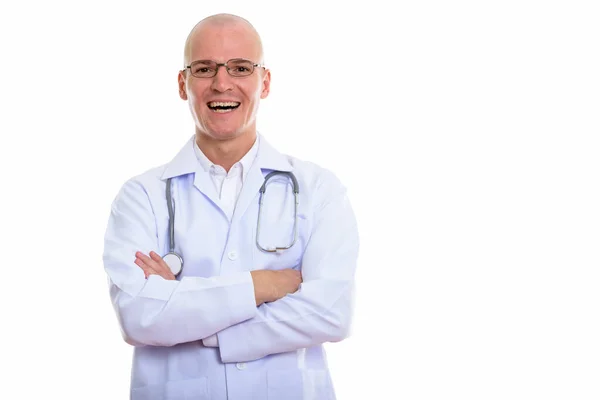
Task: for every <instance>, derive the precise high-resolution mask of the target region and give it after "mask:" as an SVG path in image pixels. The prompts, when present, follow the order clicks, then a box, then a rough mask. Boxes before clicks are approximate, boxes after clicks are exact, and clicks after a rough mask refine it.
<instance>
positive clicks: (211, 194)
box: [161, 135, 219, 206]
mask: <svg viewBox="0 0 600 400" xmlns="http://www.w3.org/2000/svg"><path fill="white" fill-rule="evenodd" d="M195 137H196V136H195V135H194V136H192V137H191V138H190V140H188V142H187V143H186V144H185V146H183V148H182V149H181V150H180V151H179V153H177V155H176V156H175V158H173V160H171V162H170V163H169V164H167V166H166V168H165V171H164V172H163V174H162V177H161V179H163V180H167V179H168V178H173V177H177V176H181V175H186V174H191V173H193V174H194V186H195V187H196V189H198V190H199V191H200V192H201V193H202V194H204V195H205V196H206V197H208V198H209V199H210V201H212V202H213V203H214V204H215V205H217V206H219V196H218V194H217V191H216V189H215V186H214V185H213V183H212V181H211V179H210V176H209V174H208V172H207V171H205V170H204V169H202V167H201V166H200V163H199V162H198V158H197V157H196V153H195V152H194V140H195Z"/></svg>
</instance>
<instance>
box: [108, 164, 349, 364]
mask: <svg viewBox="0 0 600 400" xmlns="http://www.w3.org/2000/svg"><path fill="white" fill-rule="evenodd" d="M314 190H315V192H316V193H319V196H318V197H319V199H318V202H317V203H316V204H317V206H316V208H315V211H314V215H313V217H314V224H313V230H312V233H311V237H310V240H309V241H308V243H307V246H306V249H305V252H304V254H303V258H302V273H301V276H300V273H299V272H297V271H295V270H289V269H288V270H281V271H269V270H256V271H252V272H239V273H236V274H231V275H225V276H215V277H211V278H201V277H184V278H182V279H181V281H177V280H173V277H172V276H169V274H170V271H168V269H167V270H165V269H164V268H165V267H166V265H161V261H162V260H161V259H160V256H159V255H158V254H156V252H154V251H153V252H150V254H148V255H146V254H144V253H141V252H139V249H140V248H144V249H156V250H157V243H156V226H155V224H154V223H149V221H153V219H154V216H153V213H152V208H151V205H150V202H149V199H148V196H147V195H146V191H145V190H144V188H143V186H142V185H141V184H140V183H139V182H138V181H134V180H132V181H129V182H127V183H126V184H125V185H124V186H123V188H122V190H121V192H120V193H119V195H118V196H117V198H116V199H115V202H114V203H113V206H112V210H111V216H110V219H109V224H108V228H107V233H106V236H105V252H104V263H105V269H106V271H107V274H108V276H109V279H110V293H111V299H112V302H113V306H114V308H115V311H116V313H117V316H118V319H119V322H120V326H121V329H122V332H123V335H124V337H125V340H126V341H127V342H128V343H130V344H133V345H136V346H141V345H154V346H173V345H176V344H179V343H185V342H190V341H197V340H202V339H205V338H208V337H210V336H212V335H215V334H216V335H217V337H218V343H219V351H220V355H221V360H222V361H223V362H244V361H251V360H256V359H259V358H262V357H265V356H267V355H269V354H275V353H281V352H287V351H294V350H297V349H300V348H305V347H310V346H314V345H317V344H321V343H325V342H330V341H331V342H333V341H340V340H342V339H344V338H345V337H346V336H347V335H348V333H349V329H350V325H351V318H352V303H353V282H354V273H355V268H356V259H357V255H358V234H357V229H356V220H355V218H354V214H353V211H352V209H351V207H350V204H349V202H348V199H347V197H346V192H345V189H344V188H343V187H342V186H341V184H340V183H339V181H337V179H336V178H335V177H334V176H333V175H331V174H327V175H326V176H325V177H324V178H323V179H322V180H321V181H320V183H319V184H318V185H317V187H316V188H315V189H314ZM132 259H135V263H134V262H133V261H132ZM166 268H168V267H166Z"/></svg>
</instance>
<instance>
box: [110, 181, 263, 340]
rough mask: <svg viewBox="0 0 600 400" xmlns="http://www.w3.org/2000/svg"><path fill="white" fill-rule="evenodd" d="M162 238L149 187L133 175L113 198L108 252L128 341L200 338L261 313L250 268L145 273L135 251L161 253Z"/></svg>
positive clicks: (116, 304)
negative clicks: (175, 276)
mask: <svg viewBox="0 0 600 400" xmlns="http://www.w3.org/2000/svg"><path fill="white" fill-rule="evenodd" d="M157 238H158V236H157V228H156V219H155V216H154V213H153V210H152V205H151V202H150V200H149V196H148V194H147V191H146V189H145V187H144V186H143V185H142V184H141V183H140V182H138V181H136V180H131V181H128V182H127V183H126V184H125V185H123V188H122V189H121V191H120V192H119V194H118V195H117V197H116V199H115V200H114V202H113V204H112V207H111V214H110V217H109V221H108V226H107V230H106V234H105V242H104V254H103V259H104V267H105V270H106V273H107V274H108V280H109V288H110V297H111V300H112V304H113V307H114V309H115V311H116V314H117V318H118V320H119V325H120V327H121V331H122V334H123V336H124V339H125V341H126V342H127V343H129V344H132V345H136V346H139V345H154V346H172V345H175V344H178V343H184V342H190V341H195V340H200V339H203V338H206V337H208V336H211V335H213V334H214V333H216V332H218V331H220V330H222V329H224V328H225V327H228V326H231V325H232V324H236V323H239V322H242V321H244V320H247V319H249V318H252V317H253V316H254V315H256V310H257V308H256V301H255V298H254V285H253V283H252V277H251V275H250V272H243V273H237V274H231V275H227V276H217V277H212V278H200V277H184V278H182V279H181V281H177V280H173V281H171V280H165V279H163V278H162V277H160V276H158V275H151V276H150V277H148V279H145V277H144V273H143V271H142V269H141V268H139V267H138V266H137V265H136V264H135V263H134V260H135V253H136V251H141V252H144V253H145V254H148V253H149V252H150V251H151V250H153V251H155V252H157V253H159V254H161V251H160V250H159V248H158V240H157Z"/></svg>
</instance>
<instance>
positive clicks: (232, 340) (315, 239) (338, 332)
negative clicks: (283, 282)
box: [217, 174, 359, 362]
mask: <svg viewBox="0 0 600 400" xmlns="http://www.w3.org/2000/svg"><path fill="white" fill-rule="evenodd" d="M328 177H329V179H327V180H326V181H325V182H323V184H322V185H321V186H320V187H321V189H322V190H320V192H321V197H322V201H321V202H320V203H319V204H318V205H317V210H316V211H315V222H314V226H313V229H312V234H311V237H310V239H309V240H308V243H307V247H306V249H305V252H304V255H303V259H302V279H303V283H302V284H301V286H300V289H299V290H298V291H297V292H296V293H293V294H289V295H287V296H285V297H283V298H281V299H279V300H277V301H274V302H271V303H264V304H262V305H261V306H260V307H259V308H258V313H257V315H256V316H255V317H254V318H252V319H249V320H247V321H244V322H241V323H239V324H236V325H233V326H231V327H229V328H226V329H224V330H222V331H220V332H218V333H217V337H218V345H219V349H220V354H221V360H222V361H223V362H244V361H251V360H256V359H259V358H262V357H265V356H267V355H269V354H275V353H282V352H288V351H294V350H297V349H300V348H306V347H310V346H314V345H318V344H321V343H325V342H338V341H341V340H343V339H344V338H346V337H347V336H348V334H349V331H350V328H351V319H352V312H353V303H354V290H353V289H354V275H355V270H356V263H357V258H358V247H359V239H358V230H357V224H356V219H355V216H354V212H353V210H352V208H351V206H350V203H349V200H348V198H347V196H346V190H345V188H344V187H343V186H342V185H341V184H340V183H339V181H338V180H337V178H335V177H334V176H333V175H332V174H328Z"/></svg>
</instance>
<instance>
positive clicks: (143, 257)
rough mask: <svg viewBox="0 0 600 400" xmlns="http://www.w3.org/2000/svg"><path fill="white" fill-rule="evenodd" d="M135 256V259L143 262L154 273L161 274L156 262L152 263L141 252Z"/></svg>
mask: <svg viewBox="0 0 600 400" xmlns="http://www.w3.org/2000/svg"><path fill="white" fill-rule="evenodd" d="M135 255H136V257H138V258H139V259H141V260H142V261H143V262H144V264H146V265H147V266H149V267H150V268H152V269H153V270H154V271H156V272H157V273H159V274H160V273H161V271H162V268H161V266H160V265H159V264H158V263H157V262H156V261H154V260H153V259H152V258H150V257H148V256H147V255H145V254H144V253H142V252H141V251H138V252H137V253H135Z"/></svg>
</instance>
